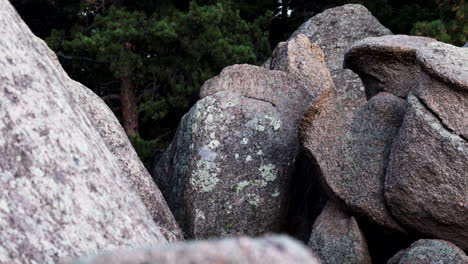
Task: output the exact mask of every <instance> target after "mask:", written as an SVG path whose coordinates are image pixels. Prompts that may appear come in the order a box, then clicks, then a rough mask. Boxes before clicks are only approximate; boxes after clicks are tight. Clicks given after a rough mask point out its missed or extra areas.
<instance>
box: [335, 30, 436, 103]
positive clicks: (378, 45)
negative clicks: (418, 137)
mask: <svg viewBox="0 0 468 264" xmlns="http://www.w3.org/2000/svg"><path fill="white" fill-rule="evenodd" d="M435 41H436V40H435V39H432V38H425V37H415V36H406V35H391V36H382V37H370V38H366V39H363V40H361V41H359V42H357V43H355V44H354V45H353V46H352V47H351V49H350V50H349V51H348V52H347V53H346V54H345V60H344V67H345V68H349V69H351V70H353V71H354V72H355V73H357V74H358V75H359V77H361V79H362V81H363V82H364V85H365V89H366V95H367V98H371V97H372V96H375V95H376V94H378V93H379V92H388V93H392V94H394V95H396V96H399V97H402V98H406V96H408V93H409V92H411V91H415V90H416V89H417V88H418V86H419V78H418V77H417V76H418V75H419V71H420V69H419V67H418V64H417V63H416V51H417V50H418V49H419V48H422V47H424V46H425V45H427V44H428V43H430V42H435Z"/></svg>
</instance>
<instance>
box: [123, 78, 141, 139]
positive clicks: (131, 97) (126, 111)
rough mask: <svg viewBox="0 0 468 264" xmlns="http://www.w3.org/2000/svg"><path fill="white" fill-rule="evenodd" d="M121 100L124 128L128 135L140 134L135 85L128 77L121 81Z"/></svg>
mask: <svg viewBox="0 0 468 264" xmlns="http://www.w3.org/2000/svg"><path fill="white" fill-rule="evenodd" d="M120 98H121V100H122V117H123V127H124V129H125V132H127V134H128V135H136V134H138V115H137V109H136V96H135V85H134V83H133V81H132V80H131V79H130V78H129V77H128V76H123V77H121V79H120Z"/></svg>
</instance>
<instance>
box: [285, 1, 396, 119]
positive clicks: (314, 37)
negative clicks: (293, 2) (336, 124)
mask: <svg viewBox="0 0 468 264" xmlns="http://www.w3.org/2000/svg"><path fill="white" fill-rule="evenodd" d="M299 34H304V35H306V36H307V37H309V39H310V40H311V42H312V43H317V44H318V45H319V46H320V48H321V49H322V50H323V52H324V54H325V60H326V63H327V66H328V68H329V69H330V72H331V74H332V77H333V81H334V83H335V86H336V90H337V98H338V102H339V103H340V104H341V105H342V106H343V108H344V110H345V111H346V113H349V117H352V113H353V112H354V110H356V109H357V108H359V107H360V106H361V105H363V104H364V103H365V102H366V96H365V93H364V86H363V84H362V82H361V80H360V79H359V77H358V76H357V75H356V74H355V73H353V72H352V71H350V70H345V69H343V60H344V54H345V52H346V51H347V50H348V49H349V48H351V46H352V44H353V43H355V42H356V41H359V40H362V39H364V38H367V37H378V36H384V35H391V34H392V33H391V31H390V30H388V29H387V28H385V27H384V26H382V24H380V23H379V21H378V20H377V19H376V18H375V17H374V16H372V14H371V13H370V12H369V10H367V9H366V8H365V7H364V6H362V5H358V4H348V5H344V6H340V7H335V8H330V9H327V10H325V11H324V12H322V13H320V14H318V15H316V16H314V17H312V18H311V19H309V20H308V21H307V22H305V23H304V24H302V25H301V26H300V27H299V28H298V29H297V30H296V31H295V32H294V33H293V34H292V37H295V36H297V35H299Z"/></svg>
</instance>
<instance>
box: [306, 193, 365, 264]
mask: <svg viewBox="0 0 468 264" xmlns="http://www.w3.org/2000/svg"><path fill="white" fill-rule="evenodd" d="M308 245H309V247H311V248H312V250H313V251H314V252H316V254H317V256H318V257H319V258H320V260H321V261H322V263H323V264H335V263H348V264H371V263H372V262H371V258H370V255H369V251H368V249H367V243H366V239H365V238H364V235H363V233H362V232H361V230H360V228H359V226H358V224H357V222H356V220H355V219H354V217H353V216H351V215H349V214H348V213H347V212H345V211H344V210H343V209H342V208H341V207H340V206H339V205H338V203H337V202H335V201H333V200H329V201H328V202H327V205H326V206H325V208H324V209H323V211H322V213H321V214H320V216H319V217H318V218H317V219H316V220H315V223H314V226H313V228H312V235H311V237H310V241H309V244H308Z"/></svg>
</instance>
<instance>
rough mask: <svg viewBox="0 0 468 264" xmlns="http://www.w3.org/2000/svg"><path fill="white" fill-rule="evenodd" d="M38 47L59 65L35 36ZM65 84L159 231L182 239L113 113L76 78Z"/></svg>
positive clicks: (169, 239) (159, 192) (42, 42)
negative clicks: (67, 84)
mask: <svg viewBox="0 0 468 264" xmlns="http://www.w3.org/2000/svg"><path fill="white" fill-rule="evenodd" d="M36 42H37V44H38V47H39V48H41V49H43V51H44V52H45V53H47V54H49V57H50V59H51V60H52V61H54V62H55V64H56V67H57V68H58V69H62V66H61V65H60V62H59V60H58V58H57V56H56V55H55V53H54V52H53V51H52V50H51V49H49V47H47V44H46V43H45V42H44V41H43V40H41V39H39V38H36ZM68 82H69V87H70V89H71V93H72V95H73V96H74V99H75V100H76V101H77V102H78V104H79V105H80V106H81V108H82V109H83V110H84V111H85V113H86V115H87V116H88V118H89V119H90V121H91V123H92V124H93V125H94V127H95V128H96V129H97V131H98V132H99V134H100V135H101V137H102V139H103V140H104V142H105V143H106V145H107V147H108V149H109V150H110V151H111V152H112V154H114V156H115V158H116V159H117V161H118V163H119V165H120V169H121V170H122V171H123V172H124V173H125V175H126V177H127V178H128V179H129V180H130V183H131V185H132V188H133V189H134V190H135V191H137V193H138V194H139V196H140V198H141V200H142V201H143V203H144V204H145V206H146V208H147V209H148V211H149V212H150V213H151V215H152V216H153V219H154V221H155V222H156V223H157V224H158V225H159V226H160V227H161V232H162V233H163V234H164V236H165V237H166V238H167V240H168V241H176V240H180V239H183V235H182V231H181V230H180V228H179V226H178V224H177V222H176V220H175V218H174V216H173V215H172V212H171V211H170V209H169V206H168V205H167V203H166V201H165V200H164V197H163V195H162V193H161V191H160V190H159V188H158V187H157V186H156V184H155V183H154V181H153V179H152V178H151V175H150V174H149V173H148V171H147V170H146V168H145V166H144V165H143V163H142V162H141V160H140V158H139V157H138V155H137V153H136V152H135V149H134V148H133V146H132V144H131V143H130V141H129V140H128V137H127V134H126V133H125V131H124V129H123V128H122V126H121V125H120V123H119V120H118V119H117V118H116V117H115V115H114V113H113V112H112V110H111V109H110V108H109V107H108V106H107V105H106V103H105V102H104V101H103V100H102V99H101V98H100V97H99V96H97V95H96V94H95V93H94V92H93V91H91V90H90V89H88V88H87V87H85V86H84V85H82V84H81V83H79V82H76V81H74V80H72V79H70V78H69V79H68Z"/></svg>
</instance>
